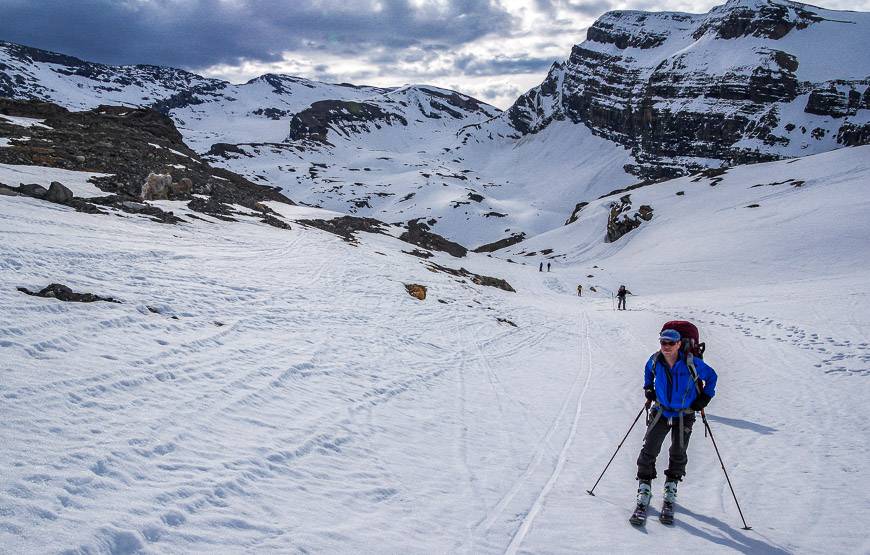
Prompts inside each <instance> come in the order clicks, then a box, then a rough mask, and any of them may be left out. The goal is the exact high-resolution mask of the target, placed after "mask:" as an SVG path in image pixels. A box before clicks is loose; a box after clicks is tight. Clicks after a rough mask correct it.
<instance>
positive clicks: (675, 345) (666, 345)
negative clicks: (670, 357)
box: [659, 339, 683, 353]
mask: <svg viewBox="0 0 870 555" xmlns="http://www.w3.org/2000/svg"><path fill="white" fill-rule="evenodd" d="M682 343H683V342H682V341H669V340H667V339H659V345H661V347H662V352H663V353H675V352H677V351H679V350H680V346H681V345H682Z"/></svg>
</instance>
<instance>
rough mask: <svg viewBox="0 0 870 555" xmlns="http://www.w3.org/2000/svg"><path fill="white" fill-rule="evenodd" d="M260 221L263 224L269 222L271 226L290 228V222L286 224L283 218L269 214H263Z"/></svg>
mask: <svg viewBox="0 0 870 555" xmlns="http://www.w3.org/2000/svg"><path fill="white" fill-rule="evenodd" d="M260 221H261V222H263V223H264V224H269V225H270V226H272V227H277V228H278V229H290V224H288V223H287V222H285V221H284V220H280V219H278V218H276V217H275V216H273V215H271V214H264V215H263V219H262V220H260Z"/></svg>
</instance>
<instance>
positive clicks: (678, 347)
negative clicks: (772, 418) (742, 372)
mask: <svg viewBox="0 0 870 555" xmlns="http://www.w3.org/2000/svg"><path fill="white" fill-rule="evenodd" d="M685 342H688V343H691V340H689V339H687V340H686V341H685ZM659 344H660V346H661V348H660V350H659V351H657V352H656V353H655V354H653V355H652V356H651V357H650V359H649V361H647V363H646V367H645V369H644V380H643V390H644V395H645V397H646V399H647V402H646V404H647V406H650V404H652V407H653V408H652V411H651V413H650V423H649V426H647V430H646V435H645V436H644V442H643V447H642V448H641V450H640V456H638V458H637V480H638V487H637V506H636V508H635V510H634V514H632V516H631V518H630V519H629V520H630V522H631V523H632V524H634V525H635V526H641V525H643V524H644V523H645V522H646V509H647V507H648V506H649V502H650V498H651V497H652V485H651V483H652V481H653V480H654V479H655V478H656V457H658V454H659V451H661V448H662V443H663V442H664V440H665V436H667V435H668V434H670V436H671V447H670V450H669V451H668V468H667V470H665V487H664V502H663V505H662V511H661V516H660V517H659V518H660V520H661V521H662V522H663V523H664V524H673V521H674V520H673V519H674V501H675V500H676V498H677V483H678V482H680V480H682V478H683V476H685V474H686V463H687V462H688V460H689V459H688V456H687V455H686V448H687V447H688V446H689V437H690V436H691V434H692V424H694V423H695V411H700V410H703V409H704V407H706V406H707V403H709V402H710V399H712V398H713V395H715V394H716V391H715V390H716V380H717V376H716V372H715V371H714V370H713V369H712V368H710V367H709V366H707V364H706V363H705V362H704V361H703V360H702V359H701V358H700V357H697V356H693V355H690V353H689V350H688V349H684V348H683V344H684V341H683V340H682V337H681V336H680V332H678V331H677V330H674V329H664V330H662V331H661V333H660V334H659ZM690 357H691V358H690ZM693 375H694V376H697V382H696V381H695V378H694V377H693Z"/></svg>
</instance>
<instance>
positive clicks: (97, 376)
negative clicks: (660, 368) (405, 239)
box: [0, 149, 870, 554]
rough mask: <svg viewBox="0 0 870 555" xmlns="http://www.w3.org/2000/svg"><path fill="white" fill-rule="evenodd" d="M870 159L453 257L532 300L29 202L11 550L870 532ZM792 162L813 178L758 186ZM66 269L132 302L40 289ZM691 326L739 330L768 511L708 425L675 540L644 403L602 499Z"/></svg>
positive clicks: (749, 539) (853, 549)
mask: <svg viewBox="0 0 870 555" xmlns="http://www.w3.org/2000/svg"><path fill="white" fill-rule="evenodd" d="M865 151H866V149H846V150H844V151H841V152H840V153H839V154H837V153H831V154H829V155H824V156H822V157H814V158H807V159H802V160H799V161H796V162H793V163H785V162H782V163H776V164H764V165H761V164H760V165H756V166H749V167H746V168H740V169H733V170H729V172H728V173H727V174H726V175H724V176H722V177H723V180H722V181H720V182H719V183H718V184H716V185H715V186H714V187H711V186H710V183H709V180H707V181H699V182H697V183H693V184H692V186H693V187H694V189H690V188H689V185H688V184H687V183H685V182H682V181H681V182H671V183H663V184H660V185H658V186H657V188H656V189H655V190H653V189H638V190H636V191H633V192H632V195H633V197H632V198H635V197H634V195H638V196H637V201H635V204H638V205H639V204H640V201H642V200H643V201H644V202H645V201H646V200H649V201H650V202H652V203H653V205H654V208H656V210H657V211H656V216H655V217H654V218H653V220H652V221H651V222H648V223H646V224H644V225H643V226H641V228H640V230H638V231H634V232H632V233H630V234H629V235H628V236H626V237H624V238H623V239H621V240H620V241H618V242H617V243H614V244H608V245H605V244H603V243H600V235H599V236H598V239H597V241H591V240H588V238H590V237H593V236H594V235H595V233H601V229H602V228H601V227H597V224H596V226H592V224H590V223H588V221H590V220H594V219H595V218H598V216H596V215H595V210H597V208H596V207H595V206H593V205H590V206H589V207H587V209H588V210H590V212H589V214H590V215H591V217H590V220H587V219H586V216H584V217H582V218H581V219H580V220H579V221H578V222H576V223H575V224H572V225H570V226H565V227H564V228H562V229H560V230H556V231H554V232H550V233H547V234H543V235H541V236H539V237H536V238H533V239H531V240H529V241H528V242H525V243H522V244H520V245H518V246H517V247H514V249H516V250H523V249H525V250H526V252H529V251H532V250H540V249H542V248H546V247H550V248H554V249H555V250H554V254H553V256H556V257H557V258H554V259H552V262H553V270H552V271H551V272H549V273H547V272H544V273H542V272H538V271H537V263H538V262H539V261H541V260H544V259H543V258H542V257H541V256H540V255H536V256H533V257H524V256H522V255H520V254H519V253H517V252H508V253H505V254H499V256H503V257H504V258H511V259H512V260H514V261H515V262H514V263H510V262H507V261H506V260H503V259H500V258H498V257H487V256H482V255H474V254H471V255H469V257H467V258H464V259H454V258H452V257H449V256H447V255H437V256H436V258H435V259H434V260H435V261H436V262H438V263H439V264H443V265H448V266H452V267H455V268H458V267H465V268H467V269H469V270H471V271H474V272H477V273H482V274H486V275H493V276H497V277H502V278H505V279H507V281H508V282H509V283H511V285H513V286H514V287H515V288H516V289H517V293H513V294H512V293H507V292H503V291H500V290H497V289H493V288H486V287H479V286H476V285H473V284H471V283H469V282H467V281H464V280H457V279H456V278H454V277H452V276H449V275H446V274H442V273H433V272H431V271H429V270H428V269H427V268H426V267H425V265H424V263H423V262H422V261H421V260H420V259H418V258H416V257H413V256H409V255H406V254H402V252H401V251H402V250H411V248H412V247H411V246H410V245H407V244H405V243H400V242H398V241H396V240H395V239H394V238H392V237H387V236H381V235H369V234H362V235H361V236H360V238H359V242H358V244H357V245H352V244H349V243H346V242H344V241H342V240H341V239H339V238H337V237H335V236H333V235H330V234H327V233H324V232H322V231H320V230H316V229H310V228H306V227H304V226H302V225H300V224H298V223H292V222H291V224H292V226H293V229H292V230H290V231H286V230H278V229H275V228H272V227H269V226H265V225H261V224H258V223H255V222H254V220H253V219H252V218H244V217H243V218H241V221H240V222H237V223H227V222H221V223H208V222H206V221H193V222H191V223H185V224H181V225H175V226H172V225H166V224H159V223H156V222H152V221H150V220H147V219H145V218H139V217H129V216H126V215H125V216H124V217H117V216H98V215H86V214H80V213H76V212H73V211H71V210H70V209H68V208H66V207H63V206H59V205H54V204H50V203H45V202H42V201H38V200H35V199H31V198H26V197H0V236H2V238H3V240H2V242H0V280H2V282H3V283H5V284H7V285H6V287H4V288H2V289H0V353H2V355H0V399H2V407H3V417H4V426H3V429H2V432H0V434H2V435H0V442H2V445H3V446H4V449H3V451H2V454H0V468H2V469H3V472H2V473H0V545H2V546H3V548H2V550H3V551H8V552H10V553H42V552H55V551H59V552H76V551H79V552H86V551H90V552H95V553H115V554H118V553H133V552H137V551H139V552H150V553H182V552H183V553H199V552H215V551H218V552H250V551H262V552H282V553H283V552H299V551H310V552H313V551H317V552H342V553H349V552H354V553H395V552H412V553H431V552H450V553H500V552H510V553H576V552H588V553H599V552H607V553H612V552H617V553H636V552H638V551H652V552H662V551H672V550H680V551H689V550H695V551H699V550H703V551H704V552H712V553H729V552H752V553H834V552H836V553H862V552H866V551H868V549H870V544H868V541H867V539H866V537H865V536H864V535H863V533H862V532H861V527H860V526H859V525H858V523H859V522H860V519H861V517H862V516H863V514H864V513H866V509H867V507H868V505H870V496H868V492H867V490H866V488H864V487H862V484H865V483H867V481H868V478H870V475H868V474H870V470H868V469H867V467H866V460H867V447H866V443H867V439H868V425H867V423H866V419H865V418H864V416H863V413H862V412H861V410H860V407H861V406H862V403H863V401H864V399H865V398H866V397H867V393H868V385H867V382H866V380H867V379H868V375H870V352H868V349H870V318H868V316H867V314H868V311H867V299H868V298H870V286H868V284H867V280H866V275H867V269H868V259H867V257H866V247H865V246H863V241H864V238H866V233H865V230H864V226H865V223H864V222H866V218H864V219H862V218H860V216H861V214H862V213H864V210H865V207H866V203H865V202H864V200H863V199H865V197H866V192H865V191H864V189H865V188H864V187H862V184H863V183H864V182H865V173H864V172H865V171H866V162H865V160H866V156H864V154H865ZM825 156H828V158H826V157H825ZM796 168H797V169H796ZM786 171H794V172H800V173H801V174H802V175H803V176H804V178H806V183H805V185H803V186H801V187H793V186H789V185H786V186H785V188H783V187H782V186H769V188H768V186H765V187H756V188H752V187H751V185H753V184H756V183H771V182H774V181H781V180H783V179H787V178H788V179H791V178H795V177H796V176H795V175H791V174H787V173H783V172H786ZM826 176H827V177H826ZM738 185H742V186H738ZM672 189H677V190H680V189H685V191H686V194H685V196H684V197H675V195H674V191H673V190H672ZM759 191H762V192H759ZM759 194H763V195H766V197H765V200H763V201H762V202H761V203H760V204H761V206H760V208H758V209H747V208H744V202H745V201H746V200H747V199H748V198H749V197H747V196H746V195H750V196H752V195H759ZM644 195H648V196H646V197H644ZM659 195H660V196H661V198H667V199H674V198H676V199H680V202H684V201H686V202H688V203H690V204H689V205H688V206H687V205H686V204H685V203H684V204H682V205H679V204H678V205H673V207H670V208H668V206H670V205H667V204H664V203H663V202H661V201H657V199H658V198H659ZM752 198H755V197H752ZM714 200H715V201H714ZM182 205H183V203H172V202H170V201H165V202H164V203H160V206H161V207H162V208H164V209H171V210H173V211H175V212H176V214H178V215H180V216H181V217H184V213H185V210H184V209H183V208H182ZM705 205H706V206H708V209H707V210H708V211H707V212H704V211H703V210H704V206H705ZM769 205H772V206H773V208H771V210H769V211H767V212H765V211H764V210H765V208H766V207H768V206H769ZM280 208H281V213H282V214H284V215H285V216H286V217H288V218H291V219H295V218H302V217H306V218H308V217H318V216H319V215H322V216H326V215H327V214H328V213H326V212H325V211H320V210H317V209H313V208H307V207H290V206H288V207H280ZM774 208H775V209H774ZM696 213H699V215H698V216H695V214H696ZM797 221H804V222H809V223H808V224H807V225H806V226H805V227H804V228H800V227H798V226H796V225H794V224H793V223H792V222H797ZM695 222H700V223H697V224H696V223H695ZM824 222H828V224H827V225H824ZM593 227H594V228H595V229H597V230H598V231H597V232H595V233H594V232H593ZM687 228H688V229H691V231H692V234H691V241H689V242H688V245H687V246H686V245H684V246H683V247H682V248H672V247H674V244H675V242H674V237H675V236H677V234H678V233H680V232H683V233H684V230H685V229H687ZM563 253H564V254H565V256H564V257H561V256H559V255H560V254H563ZM833 261H839V263H833ZM523 262H524V263H525V264H523ZM594 266H598V268H594ZM589 273H593V274H594V277H593V278H587V277H586V276H587V274H589ZM53 281H56V282H62V283H65V284H67V285H70V286H71V287H72V288H73V289H74V290H76V291H82V292H85V291H87V292H94V293H97V294H102V295H108V296H112V297H115V298H118V299H120V300H122V301H123V303H122V304H110V303H93V304H76V303H61V302H59V301H56V300H54V299H42V298H35V297H29V296H26V295H22V294H21V293H19V292H18V291H16V290H15V287H16V286H26V287H28V288H31V289H34V288H36V289H38V288H40V287H42V286H44V285H47V284H48V283H50V282H53ZM404 283H422V284H425V285H427V286H428V288H429V291H428V293H429V295H428V298H427V299H426V300H425V301H423V302H421V301H417V300H415V299H413V298H412V297H410V296H409V295H407V293H406V292H405V290H404V287H403V284H404ZM577 283H584V284H586V285H587V286H588V285H589V284H590V283H591V284H597V285H598V286H599V287H598V292H597V293H591V291H590V290H589V289H588V287H584V296H583V297H582V298H578V297H577V296H576V285H577ZM619 283H625V284H627V285H628V287H629V289H631V290H632V291H633V293H634V294H635V295H633V296H631V297H629V299H628V307H629V310H628V311H625V312H616V311H614V310H613V307H612V302H611V299H610V291H612V290H613V289H615V288H616V287H617V286H618V285H619ZM499 318H501V319H503V320H509V321H510V322H513V323H515V324H516V327H513V326H511V325H510V324H509V323H507V322H499V321H498V319H499ZM675 318H686V319H690V320H693V321H695V322H696V323H697V324H698V325H699V327H700V329H701V333H702V339H703V340H705V341H706V342H707V343H708V345H709V347H708V354H707V357H706V360H707V361H708V362H709V363H710V364H711V365H712V366H713V367H714V368H715V369H716V370H717V371H718V373H719V376H720V380H719V386H718V394H717V396H716V398H714V400H713V401H712V403H711V405H710V407H709V414H708V419H709V422H710V425H711V427H712V429H713V433H714V434H715V437H716V441H717V444H718V445H719V448H720V450H721V453H722V456H723V458H724V461H725V464H726V465H727V470H728V473H729V475H730V477H731V480H732V483H733V485H734V489H735V491H736V493H737V495H738V498H739V500H740V504H741V507H742V508H743V512H744V515H745V516H746V519H747V521H748V523H749V524H750V525H751V526H752V527H753V530H752V531H743V530H741V529H740V527H741V525H742V523H741V521H740V517H739V515H738V513H737V510H736V508H735V506H734V503H733V500H732V498H731V493H730V490H729V489H728V485H727V483H726V481H725V477H724V475H723V474H722V470H721V468H720V466H719V462H718V460H717V458H716V455H715V453H714V451H713V449H712V444H711V443H710V440H709V438H705V437H704V434H703V427H702V425H701V423H700V421H698V422H697V423H696V425H695V429H694V432H693V439H692V441H691V443H690V446H689V467H688V472H689V474H688V476H687V478H686V480H685V482H684V483H683V484H682V485H681V487H680V491H679V496H678V509H677V524H676V526H675V527H674V528H665V527H663V526H661V525H659V523H658V522H657V521H656V518H655V517H656V514H655V511H653V512H652V515H651V518H650V522H649V523H648V524H647V527H646V530H645V531H638V530H634V529H632V528H631V527H630V526H629V525H628V523H627V518H628V516H629V514H630V510H631V507H632V504H633V500H634V491H635V487H636V483H635V481H634V479H633V478H634V472H635V470H636V468H635V462H634V461H635V459H636V457H637V452H638V450H639V448H640V443H641V438H642V435H643V431H642V429H641V425H640V424H639V425H638V426H637V427H635V429H634V430H633V431H632V433H631V434H630V435H629V437H628V439H627V440H626V442H625V444H624V445H623V446H622V448H621V450H620V452H619V454H618V455H617V456H616V458H615V459H614V461H613V464H612V465H611V467H610V468H609V470H608V471H607V473H606V474H605V475H604V477H603V478H602V480H601V482H600V483H599V485H598V486H597V488H596V496H595V497H591V496H589V495H587V494H586V490H587V489H589V488H591V487H592V485H593V484H594V483H595V480H596V479H597V478H598V476H599V474H600V473H601V470H602V469H603V468H604V466H605V464H606V463H607V461H608V459H609V458H610V456H611V455H612V454H613V451H614V450H615V449H616V446H617V445H618V443H619V441H620V440H621V439H622V437H623V436H624V435H625V433H626V431H627V430H628V426H629V425H630V423H631V420H632V418H633V417H634V416H635V415H636V414H637V412H638V411H639V410H640V408H641V406H642V404H643V397H642V393H641V386H642V368H643V364H644V362H645V361H646V360H647V357H648V356H649V355H650V353H651V352H652V351H653V350H654V349H655V348H656V337H657V332H658V330H659V328H660V326H661V323H662V322H663V321H665V320H670V319H675ZM664 464H665V457H664V455H663V456H662V457H660V459H659V465H660V468H659V470H660V471H661V470H662V469H663V468H664V467H663V466H661V465H664ZM661 486H662V480H657V481H656V482H655V483H654V486H653V493H654V501H653V507H657V506H658V504H659V503H660V502H661Z"/></svg>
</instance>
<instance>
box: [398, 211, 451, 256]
mask: <svg viewBox="0 0 870 555" xmlns="http://www.w3.org/2000/svg"><path fill="white" fill-rule="evenodd" d="M399 239H400V240H402V241H405V242H406V243H411V244H412V245H417V246H418V247H423V248H424V249H428V250H432V251H442V252H446V253H447V254H449V255H451V256H455V257H457V258H462V257H463V256H465V255H466V254H467V253H468V249H466V248H465V247H463V246H462V245H460V244H459V243H454V242H453V241H448V240H447V239H445V238H444V237H442V236H440V235H438V234H437V233H432V232H431V231H430V230H429V226H428V225H426V224H425V223H423V222H421V221H420V220H419V219H416V220H411V221H409V222H408V231H406V232H405V233H403V234H402V235H400V236H399Z"/></svg>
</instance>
